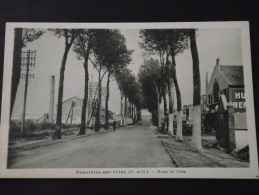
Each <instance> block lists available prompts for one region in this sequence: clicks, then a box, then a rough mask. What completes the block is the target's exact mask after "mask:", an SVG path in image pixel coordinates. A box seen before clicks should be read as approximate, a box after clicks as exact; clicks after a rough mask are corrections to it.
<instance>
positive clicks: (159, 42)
mask: <svg viewBox="0 0 259 195" xmlns="http://www.w3.org/2000/svg"><path fill="white" fill-rule="evenodd" d="M140 38H141V39H142V42H140V47H141V48H142V49H143V50H144V55H145V56H148V57H152V56H157V57H158V60H154V59H153V58H151V59H148V60H145V61H144V63H143V64H142V65H141V68H140V71H139V75H138V78H139V82H140V83H141V86H142V91H143V95H144V99H145V107H146V108H148V109H149V110H150V111H151V112H152V114H153V116H154V117H156V118H157V121H158V127H161V119H162V117H160V115H161V114H162V113H160V109H159V105H160V102H161V99H163V100H164V101H163V102H164V112H165V113H164V114H166V113H167V112H168V113H169V132H170V133H171V134H172V133H173V115H174V113H173V108H174V102H173V95H172V90H173V86H174V88H175V92H176V98H177V131H176V139H177V140H179V141H183V136H182V115H183V112H182V102H181V92H180V88H179V85H178V80H177V74H176V61H175V58H176V56H177V55H178V54H180V53H182V52H183V51H184V50H185V49H187V48H188V47H189V46H190V48H191V54H192V60H193V88H194V90H193V107H194V125H193V138H192V149H193V150H197V149H201V125H200V124H201V111H200V71H199V57H198V51H197V45H196V30H195V29H159V30H158V29H145V30H140ZM167 93H168V96H169V110H168V111H167V100H166V94H167ZM150 97H152V98H150Z"/></svg>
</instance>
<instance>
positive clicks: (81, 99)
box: [56, 96, 83, 106]
mask: <svg viewBox="0 0 259 195" xmlns="http://www.w3.org/2000/svg"><path fill="white" fill-rule="evenodd" d="M73 98H76V99H78V100H80V101H83V98H80V97H77V96H74V97H71V98H69V99H67V100H65V101H63V102H62V104H63V103H65V102H67V101H68V100H71V99H73ZM56 106H57V105H56Z"/></svg>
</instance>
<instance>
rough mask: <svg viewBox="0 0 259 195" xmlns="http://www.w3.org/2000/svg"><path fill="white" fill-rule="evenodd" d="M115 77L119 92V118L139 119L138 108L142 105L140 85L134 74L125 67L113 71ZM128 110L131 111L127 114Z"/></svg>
mask: <svg viewBox="0 0 259 195" xmlns="http://www.w3.org/2000/svg"><path fill="white" fill-rule="evenodd" d="M115 79H116V81H117V83H118V87H119V91H120V94H121V109H120V114H121V119H122V120H123V119H124V118H128V117H131V118H133V119H135V120H140V110H141V108H142V105H143V98H142V90H141V86H140V85H139V82H138V81H137V79H136V77H135V75H134V74H133V73H132V71H131V70H129V69H128V68H126V67H125V68H122V69H117V70H116V71H115ZM123 98H124V106H123ZM123 107H124V113H123ZM128 110H130V111H131V112H130V114H128ZM128 115H130V116H128Z"/></svg>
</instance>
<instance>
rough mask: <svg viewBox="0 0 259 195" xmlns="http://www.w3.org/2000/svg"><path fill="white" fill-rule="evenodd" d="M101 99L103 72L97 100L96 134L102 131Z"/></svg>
mask: <svg viewBox="0 0 259 195" xmlns="http://www.w3.org/2000/svg"><path fill="white" fill-rule="evenodd" d="M101 99H102V83H101V71H99V83H98V99H97V108H96V115H95V125H94V130H95V132H98V131H99V130H100V109H101Z"/></svg>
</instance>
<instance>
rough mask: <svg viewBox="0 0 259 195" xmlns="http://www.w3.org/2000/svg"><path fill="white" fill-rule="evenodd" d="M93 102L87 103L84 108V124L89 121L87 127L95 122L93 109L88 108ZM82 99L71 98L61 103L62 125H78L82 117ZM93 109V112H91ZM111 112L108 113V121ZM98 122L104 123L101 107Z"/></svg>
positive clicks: (110, 117)
mask: <svg viewBox="0 0 259 195" xmlns="http://www.w3.org/2000/svg"><path fill="white" fill-rule="evenodd" d="M92 103H93V102H92V101H91V100H89V101H88V104H87V105H88V106H87V108H86V122H88V121H89V123H88V125H89V126H93V124H94V121H95V113H96V111H95V108H93V107H89V106H90V105H91V104H92ZM82 106H83V99H82V98H80V97H72V98H69V99H67V100H65V101H64V102H63V103H62V123H63V124H72V125H75V124H80V123H81V115H82ZM92 109H94V110H92ZM112 115H113V112H111V111H109V119H112ZM100 122H101V124H104V123H105V108H104V107H103V106H101V109H100Z"/></svg>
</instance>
